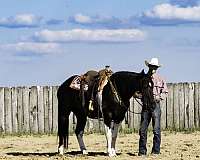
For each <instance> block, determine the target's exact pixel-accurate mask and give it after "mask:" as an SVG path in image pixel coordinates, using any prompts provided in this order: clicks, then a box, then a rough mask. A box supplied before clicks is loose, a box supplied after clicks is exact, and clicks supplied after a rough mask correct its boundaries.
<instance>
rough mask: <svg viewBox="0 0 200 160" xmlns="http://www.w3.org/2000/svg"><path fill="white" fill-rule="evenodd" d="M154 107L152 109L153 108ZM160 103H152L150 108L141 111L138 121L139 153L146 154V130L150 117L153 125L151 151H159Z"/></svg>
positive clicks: (156, 152) (157, 152)
mask: <svg viewBox="0 0 200 160" xmlns="http://www.w3.org/2000/svg"><path fill="white" fill-rule="evenodd" d="M153 108H154V109H153ZM160 117H161V110H160V103H154V104H153V106H152V109H150V110H143V111H142V113H141V123H140V131H139V135H140V140H139V154H144V155H145V154H147V148H146V143H147V130H148V126H149V123H150V121H151V119H152V125H153V134H154V137H153V148H152V153H155V154H159V153H160V142H161V131H160Z"/></svg>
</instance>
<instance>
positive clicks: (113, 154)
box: [108, 148, 117, 157]
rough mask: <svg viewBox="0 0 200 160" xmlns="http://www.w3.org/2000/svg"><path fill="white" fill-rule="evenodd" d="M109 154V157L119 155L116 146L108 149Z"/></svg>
mask: <svg viewBox="0 0 200 160" xmlns="http://www.w3.org/2000/svg"><path fill="white" fill-rule="evenodd" d="M108 156H109V157H115V156H117V154H116V151H115V149H114V148H111V149H110V150H109V151H108Z"/></svg>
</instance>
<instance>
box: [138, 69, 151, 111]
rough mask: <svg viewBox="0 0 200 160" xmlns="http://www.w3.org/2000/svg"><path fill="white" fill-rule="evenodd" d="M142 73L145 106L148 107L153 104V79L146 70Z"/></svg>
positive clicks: (141, 81)
mask: <svg viewBox="0 0 200 160" xmlns="http://www.w3.org/2000/svg"><path fill="white" fill-rule="evenodd" d="M140 74H141V77H142V78H141V80H140V87H141V92H142V102H143V106H144V108H148V107H150V106H151V105H152V104H153V81H152V78H151V76H149V75H148V74H145V73H144V70H142V72H141V73H140Z"/></svg>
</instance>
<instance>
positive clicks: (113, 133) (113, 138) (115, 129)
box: [111, 123, 120, 156]
mask: <svg viewBox="0 0 200 160" xmlns="http://www.w3.org/2000/svg"><path fill="white" fill-rule="evenodd" d="M119 126H120V123H119V124H117V123H114V124H113V129H112V142H111V150H112V154H113V155H114V156H116V149H115V144H116V140H117V135H118V128H119Z"/></svg>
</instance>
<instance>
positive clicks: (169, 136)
mask: <svg viewBox="0 0 200 160" xmlns="http://www.w3.org/2000/svg"><path fill="white" fill-rule="evenodd" d="M84 139H85V143H86V145H87V148H88V151H89V155H88V156H83V155H81V154H80V152H79V148H78V143H77V141H76V139H75V136H70V140H69V142H70V146H69V150H68V151H67V152H66V153H65V155H64V156H59V155H57V153H56V151H57V137H56V136H20V137H19V136H5V137H1V138H0V159H15V160H19V159H20V160H21V159H33V160H36V159H40V160H43V159H44V160H45V159H49V160H53V159H80V160H85V159H89V160H92V159H94V160H96V159H110V158H109V157H107V156H106V152H105V151H106V148H105V146H106V141H105V136H104V135H99V134H90V135H85V138H84ZM138 139H139V136H138V134H137V133H133V134H120V135H119V137H118V140H117V154H118V156H117V157H114V158H112V159H116V160H118V159H123V160H128V159H131V160H140V159H147V160H153V159H161V160H165V159H168V160H193V159H194V160H195V159H200V132H194V133H190V134H186V133H171V132H162V145H161V154H160V155H158V156H152V155H151V154H150V151H151V147H152V134H151V133H149V136H148V153H149V154H148V155H147V156H146V157H142V158H141V157H138V156H137V152H138Z"/></svg>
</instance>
